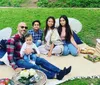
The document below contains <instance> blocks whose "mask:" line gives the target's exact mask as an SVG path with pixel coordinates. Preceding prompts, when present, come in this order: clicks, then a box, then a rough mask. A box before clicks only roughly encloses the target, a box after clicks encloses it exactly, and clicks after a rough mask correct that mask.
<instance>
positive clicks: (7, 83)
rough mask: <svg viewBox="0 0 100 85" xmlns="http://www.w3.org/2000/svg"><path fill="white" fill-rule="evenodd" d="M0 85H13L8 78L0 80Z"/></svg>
mask: <svg viewBox="0 0 100 85" xmlns="http://www.w3.org/2000/svg"><path fill="white" fill-rule="evenodd" d="M0 85H14V82H13V81H12V80H10V79H8V78H5V79H0Z"/></svg>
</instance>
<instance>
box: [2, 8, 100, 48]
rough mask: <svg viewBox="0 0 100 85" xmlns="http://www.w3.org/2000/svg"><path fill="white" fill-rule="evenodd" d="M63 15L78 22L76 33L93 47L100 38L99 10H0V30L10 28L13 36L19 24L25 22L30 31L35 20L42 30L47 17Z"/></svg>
mask: <svg viewBox="0 0 100 85" xmlns="http://www.w3.org/2000/svg"><path fill="white" fill-rule="evenodd" d="M63 14H65V15H67V16H68V17H72V18H76V19H78V20H80V22H81V23H82V25H83V27H82V31H81V32H80V33H78V35H79V37H80V38H81V39H82V40H83V41H84V42H85V43H87V44H88V45H90V46H94V47H95V43H96V40H95V39H96V38H100V23H99V22H100V9H81V8H76V9H75V8H68V9H66V8H64V9H62V8H59V9H57V8H0V29H3V28H5V27H11V28H12V29H13V34H14V33H16V31H17V29H16V27H17V24H18V23H19V22H21V21H25V22H26V23H27V24H28V27H29V29H31V23H32V21H33V20H36V19H39V20H40V21H41V23H42V25H41V28H44V27H45V20H46V18H47V17H48V16H54V17H55V18H59V17H60V16H61V15H63Z"/></svg>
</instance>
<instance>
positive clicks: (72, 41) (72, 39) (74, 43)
mask: <svg viewBox="0 0 100 85" xmlns="http://www.w3.org/2000/svg"><path fill="white" fill-rule="evenodd" d="M71 43H72V44H73V45H74V46H75V47H76V48H77V50H78V53H80V48H79V47H78V45H77V44H76V42H75V40H74V38H73V36H71Z"/></svg>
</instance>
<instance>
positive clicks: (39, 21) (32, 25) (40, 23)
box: [32, 20, 41, 26]
mask: <svg viewBox="0 0 100 85" xmlns="http://www.w3.org/2000/svg"><path fill="white" fill-rule="evenodd" d="M35 22H38V23H39V25H41V23H40V21H39V20H35V21H33V22H32V26H33V25H34V23H35Z"/></svg>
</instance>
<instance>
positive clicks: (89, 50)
mask: <svg viewBox="0 0 100 85" xmlns="http://www.w3.org/2000/svg"><path fill="white" fill-rule="evenodd" d="M80 52H81V53H83V54H94V53H95V49H94V48H81V51H80Z"/></svg>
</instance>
